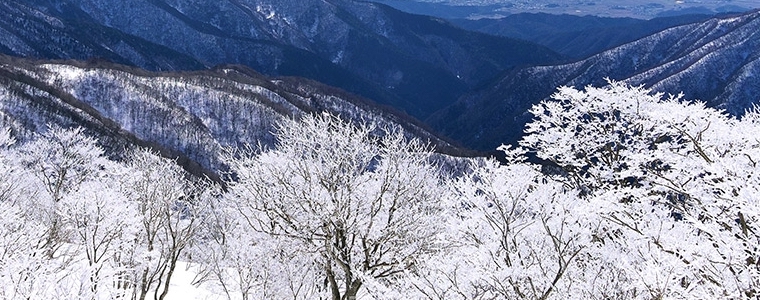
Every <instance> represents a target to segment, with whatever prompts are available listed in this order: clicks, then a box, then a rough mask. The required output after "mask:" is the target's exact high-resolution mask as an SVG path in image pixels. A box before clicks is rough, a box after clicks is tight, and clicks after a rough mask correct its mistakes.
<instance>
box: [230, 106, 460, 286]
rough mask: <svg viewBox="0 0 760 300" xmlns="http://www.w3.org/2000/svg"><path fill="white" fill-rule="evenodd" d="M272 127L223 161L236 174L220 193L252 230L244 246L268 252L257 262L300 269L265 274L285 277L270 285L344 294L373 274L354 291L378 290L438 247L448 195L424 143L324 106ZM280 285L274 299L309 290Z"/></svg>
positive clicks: (397, 131) (394, 130)
mask: <svg viewBox="0 0 760 300" xmlns="http://www.w3.org/2000/svg"><path fill="white" fill-rule="evenodd" d="M277 133H278V140H279V143H278V145H277V149H276V150H269V151H264V152H263V153H260V154H255V155H246V156H243V157H242V158H239V159H231V160H230V165H231V166H232V169H233V171H234V172H235V174H236V175H237V177H238V179H239V180H238V181H237V182H236V183H234V184H232V186H231V187H230V193H229V196H228V201H231V206H232V207H234V208H235V209H236V210H237V218H238V219H239V220H240V221H239V222H243V224H244V225H245V226H247V229H248V230H250V231H252V234H254V235H255V236H257V239H258V240H253V241H252V242H251V244H253V245H251V246H253V247H264V248H263V249H267V248H268V249H269V251H270V252H269V254H268V255H265V256H262V257H259V258H258V264H261V265H267V264H268V263H269V262H274V263H275V264H280V265H282V267H285V268H289V269H288V270H293V271H295V270H303V273H301V274H294V272H292V271H286V272H282V273H280V275H283V276H282V277H286V278H278V276H275V278H272V279H273V280H283V279H284V280H285V282H282V283H281V282H278V283H276V284H275V287H276V288H277V289H288V288H283V287H294V286H295V287H299V288H300V287H305V288H304V289H303V290H308V291H319V294H320V295H322V296H323V297H331V298H332V299H335V300H338V299H353V298H354V297H356V295H357V294H358V293H359V291H360V290H362V288H363V287H365V286H364V284H365V283H367V282H368V281H372V283H373V285H372V287H370V286H367V287H368V288H367V289H363V290H364V291H366V292H374V293H384V292H387V291H383V289H381V288H380V287H383V286H385V287H392V286H393V285H394V282H395V280H394V278H395V277H396V276H399V275H400V274H402V273H403V272H405V271H407V270H409V269H410V268H412V267H413V266H414V265H415V263H416V262H417V260H418V259H419V258H421V257H424V256H425V255H427V254H429V253H433V252H436V251H438V250H439V244H440V241H439V239H438V237H437V236H438V235H439V234H440V233H441V231H442V230H443V228H444V227H443V225H444V220H445V214H444V213H443V210H442V205H441V204H442V203H443V202H444V201H443V200H444V199H446V197H448V196H449V195H448V193H447V192H446V190H445V189H443V188H442V187H441V185H440V180H441V178H440V177H439V173H438V172H437V170H436V167H435V166H434V165H431V164H430V163H429V162H428V161H427V159H428V157H429V155H430V149H429V148H428V147H426V146H425V145H423V144H422V143H420V142H419V141H416V140H408V139H406V138H405V137H404V136H403V133H402V132H401V131H400V130H397V129H385V128H376V127H374V126H371V125H359V126H354V125H351V124H348V123H346V122H344V121H342V120H340V119H339V118H337V117H335V116H332V115H328V114H322V115H317V116H306V117H304V118H303V119H302V120H300V121H286V122H284V123H282V124H281V125H280V126H279V127H278V132H277ZM293 259H294V260H293ZM265 268H266V267H265ZM296 268H298V269H296ZM293 275H297V276H298V277H296V278H293V277H291V276H293ZM296 282H297V283H296ZM314 287H317V288H318V289H315V288H314ZM390 290H393V288H390ZM298 291H301V290H300V289H299V290H298ZM285 292H286V294H280V295H277V296H276V297H296V298H313V297H316V295H309V294H296V293H295V292H296V291H294V290H293V289H292V288H291V289H289V290H288V291H285Z"/></svg>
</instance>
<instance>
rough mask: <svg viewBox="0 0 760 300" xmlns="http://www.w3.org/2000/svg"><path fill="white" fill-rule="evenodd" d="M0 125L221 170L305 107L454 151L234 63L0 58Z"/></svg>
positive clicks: (385, 115)
mask: <svg viewBox="0 0 760 300" xmlns="http://www.w3.org/2000/svg"><path fill="white" fill-rule="evenodd" d="M0 59H1V61H2V65H0V122H2V123H5V124H9V125H11V128H13V129H14V132H15V133H14V135H15V136H17V137H19V138H25V137H26V138H29V137H32V136H34V134H35V133H40V132H45V131H46V130H47V127H48V126H49V125H57V126H61V127H64V128H66V127H78V126H82V127H84V128H86V129H87V130H88V132H89V134H92V135H94V136H96V137H98V138H99V139H100V140H101V141H102V142H103V144H104V146H105V147H106V148H107V149H110V150H111V151H109V152H111V154H112V155H118V154H119V152H120V151H121V150H123V148H124V147H127V146H128V145H139V146H150V147H153V148H155V149H157V150H160V151H162V152H163V154H164V155H165V156H168V157H172V158H177V157H179V158H180V160H179V162H180V163H181V164H183V165H185V167H187V168H188V169H190V170H191V171H194V172H196V173H206V175H212V176H213V175H214V174H215V172H216V171H218V170H220V169H224V166H223V164H222V163H221V162H220V156H221V155H222V153H223V152H224V149H225V148H229V147H233V148H234V147H243V146H245V145H253V146H256V145H257V144H261V145H263V146H270V147H271V146H273V145H274V138H273V136H272V132H273V131H274V128H273V126H274V124H275V123H277V122H278V121H280V120H282V119H283V118H289V117H296V118H297V117H299V116H301V115H302V114H304V113H313V112H330V113H332V114H335V115H340V116H341V117H342V118H344V119H346V120H351V121H356V122H358V121H363V122H369V121H371V122H376V123H378V124H385V125H392V124H402V125H401V126H402V127H404V128H405V129H406V131H407V132H409V133H410V135H411V136H415V137H417V138H421V139H423V140H428V141H430V142H431V143H433V144H434V145H436V146H437V147H438V149H439V150H441V151H452V150H453V148H452V147H450V145H449V144H448V143H446V142H443V141H442V140H440V139H438V138H437V137H435V136H434V135H432V134H431V133H429V132H428V131H426V130H424V129H422V126H420V125H416V124H415V123H414V122H411V121H409V119H408V117H404V116H403V115H402V114H394V113H391V112H390V111H385V110H383V109H381V108H378V107H377V106H375V105H372V104H369V102H368V101H367V100H363V99H361V98H358V97H356V96H352V95H350V94H348V93H346V92H342V91H340V90H338V89H335V88H330V87H327V86H324V85H322V84H319V83H316V82H312V81H308V80H305V79H301V78H277V79H273V78H268V77H265V76H263V75H260V74H258V73H256V72H254V71H252V70H250V69H248V68H245V67H240V66H229V67H220V68H217V69H214V70H209V71H198V72H188V73H151V72H147V71H142V70H139V69H132V68H130V67H125V66H121V65H113V64H108V63H102V62H101V63H90V64H87V63H78V62H70V63H69V62H49V61H30V60H23V59H17V58H11V57H6V56H2V57H0Z"/></svg>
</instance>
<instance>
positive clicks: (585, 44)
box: [452, 13, 711, 59]
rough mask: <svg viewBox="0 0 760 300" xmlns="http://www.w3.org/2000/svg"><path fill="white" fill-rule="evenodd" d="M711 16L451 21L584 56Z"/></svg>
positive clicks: (536, 16) (529, 16)
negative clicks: (646, 18) (648, 18)
mask: <svg viewBox="0 0 760 300" xmlns="http://www.w3.org/2000/svg"><path fill="white" fill-rule="evenodd" d="M710 17H711V15H707V14H703V15H681V16H673V17H662V18H654V19H651V20H642V19H634V18H609V17H597V16H590V15H589V16H582V17H581V16H573V15H550V14H546V13H520V14H514V15H509V16H506V17H504V18H501V19H485V18H484V19H479V20H470V19H458V20H452V22H454V23H455V24H457V25H459V26H462V28H465V29H469V30H475V31H480V32H484V33H488V34H493V35H498V36H504V37H510V38H516V39H523V40H526V41H531V42H534V43H537V44H540V45H544V46H546V47H549V48H550V49H552V50H554V51H557V52H559V53H561V54H563V55H566V56H568V57H571V58H574V59H583V58H587V57H589V56H591V55H594V54H597V53H599V52H602V51H604V50H608V49H611V48H614V47H617V46H620V45H622V44H625V43H629V42H632V41H635V40H638V39H640V38H643V37H646V36H648V35H652V34H655V33H657V32H660V31H663V30H665V29H668V28H670V27H675V26H679V25H685V24H690V23H696V22H703V21H705V20H707V19H709V18H710Z"/></svg>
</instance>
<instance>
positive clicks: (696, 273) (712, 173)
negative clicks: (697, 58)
mask: <svg viewBox="0 0 760 300" xmlns="http://www.w3.org/2000/svg"><path fill="white" fill-rule="evenodd" d="M554 98H555V100H552V101H545V102H542V103H541V104H540V105H537V106H535V107H534V108H533V110H532V112H533V114H534V115H535V117H536V119H535V121H534V122H532V123H531V124H529V125H528V127H527V130H526V131H527V133H528V135H527V136H526V137H525V138H524V139H523V141H522V142H521V143H522V145H523V146H525V147H527V148H529V149H531V150H533V151H536V153H537V155H538V156H539V157H540V158H543V159H545V160H547V161H549V162H552V163H554V164H556V165H557V166H559V167H560V168H561V170H562V173H564V174H563V175H562V176H557V177H555V178H556V179H558V180H560V181H562V182H563V183H564V184H565V186H566V187H567V188H569V189H574V190H576V191H577V193H578V195H579V196H580V197H581V199H582V200H579V201H578V205H584V206H585V207H586V208H587V209H588V210H589V211H593V212H595V214H596V215H598V216H599V217H600V218H601V219H602V220H603V222H602V223H600V224H599V225H598V226H597V227H596V228H594V229H593V231H592V234H593V239H592V240H593V243H591V244H590V245H589V249H588V255H589V257H588V258H587V260H586V262H585V263H586V264H588V265H587V266H586V267H585V268H587V269H588V270H587V272H591V271H593V270H596V271H597V276H598V279H599V280H602V282H610V281H611V280H613V279H614V280H616V282H617V283H616V284H615V285H616V286H615V289H612V290H607V291H606V292H609V293H612V294H604V292H605V291H602V290H599V289H596V291H597V292H598V294H596V295H597V297H615V298H634V297H636V298H660V297H663V296H668V297H684V298H711V297H716V296H718V297H734V298H742V297H755V296H757V295H758V292H759V291H758V282H759V280H760V273H759V271H760V270H759V268H760V265H759V264H758V261H759V260H760V251H759V250H760V249H758V247H757V245H758V244H760V231H759V230H760V228H758V224H757V222H758V221H760V219H759V218H758V205H757V204H758V202H757V201H758V197H757V195H758V193H757V186H758V185H757V184H758V176H757V174H756V173H757V165H756V163H755V162H756V161H757V160H758V157H760V156H758V155H760V153H758V149H760V141H758V140H757V138H756V135H755V133H757V132H758V126H757V124H758V122H757V120H758V119H757V114H756V113H754V112H750V113H748V114H747V116H745V117H744V118H743V119H742V120H741V121H740V120H737V119H735V118H733V117H729V116H727V115H726V114H725V113H723V112H720V111H717V110H714V109H710V108H706V107H705V106H704V104H703V103H699V102H686V101H684V100H683V99H681V98H680V97H672V96H671V97H669V98H665V99H663V95H661V94H651V92H650V91H649V90H646V89H643V88H640V87H629V86H626V85H624V84H622V83H618V82H610V84H609V86H607V87H604V88H593V87H588V88H586V90H585V91H579V90H576V89H573V88H567V87H564V88H560V90H559V92H558V93H557V94H555V95H554ZM602 267H603V268H604V269H602ZM595 282H599V281H595ZM592 287H593V286H589V287H588V290H591V288H592ZM612 291H614V292H612Z"/></svg>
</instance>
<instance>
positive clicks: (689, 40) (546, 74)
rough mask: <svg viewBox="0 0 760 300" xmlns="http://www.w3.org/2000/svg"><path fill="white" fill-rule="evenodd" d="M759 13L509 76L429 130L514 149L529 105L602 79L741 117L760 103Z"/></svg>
mask: <svg viewBox="0 0 760 300" xmlns="http://www.w3.org/2000/svg"><path fill="white" fill-rule="evenodd" d="M759 32H760V13H758V12H752V13H748V14H744V15H740V16H734V17H725V18H714V19H710V20H707V21H705V22H701V23H695V24H690V25H683V26H679V27H674V28H671V29H667V30H665V31H662V32H659V33H656V34H654V35H651V36H648V37H645V38H642V39H640V40H637V41H634V42H631V43H628V44H625V45H622V46H620V47H617V48H614V49H611V50H609V51H605V52H602V53H600V54H597V55H594V56H592V57H589V58H588V59H584V60H581V61H578V62H575V63H570V64H563V65H555V66H538V67H527V68H523V69H520V70H516V71H514V72H510V73H509V74H507V75H505V76H504V77H502V78H501V79H499V80H497V81H495V82H494V83H493V84H491V85H489V86H488V87H486V88H484V89H482V90H480V91H479V92H475V93H471V94H468V95H466V96H464V97H462V98H461V99H460V100H459V101H458V102H457V103H456V104H454V105H452V106H450V107H448V108H446V109H444V110H442V111H440V112H438V113H437V114H436V115H435V116H433V117H431V118H430V119H428V122H429V123H430V124H431V125H432V126H433V127H434V128H436V129H438V130H440V131H441V132H442V133H443V134H446V135H448V136H450V137H452V138H454V139H457V140H459V141H460V142H462V143H463V144H465V145H468V146H474V147H476V148H480V149H493V148H494V147H496V146H498V145H499V143H502V142H505V143H511V142H515V141H516V140H517V139H518V138H519V137H520V136H521V135H522V129H523V126H524V124H525V123H526V122H527V121H528V120H530V118H531V117H530V115H528V114H527V113H526V111H527V110H528V108H530V107H531V105H533V104H535V103H538V101H540V100H541V99H544V98H546V97H548V96H550V95H551V94H552V93H554V92H555V91H556V88H557V86H561V85H568V86H576V87H579V88H582V87H585V86H586V85H604V84H606V82H605V80H604V78H611V79H614V80H620V81H625V82H627V83H630V84H633V85H640V84H641V85H645V86H647V87H651V88H652V89H653V90H654V91H658V92H665V93H679V92H681V91H683V93H684V94H685V96H686V98H689V99H699V100H702V101H705V102H707V104H708V106H710V107H716V108H720V109H725V110H726V111H727V112H729V113H731V114H735V115H741V114H742V113H743V112H744V111H745V110H746V109H747V108H750V107H752V106H753V103H756V101H757V99H758V96H757V95H760V84H758V80H757V74H760V33H759Z"/></svg>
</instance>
